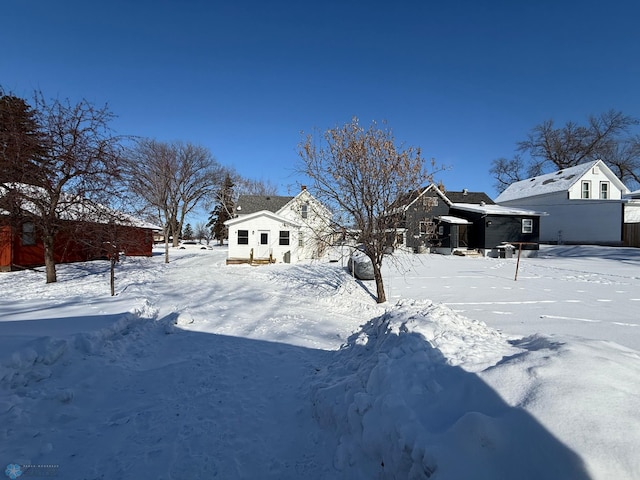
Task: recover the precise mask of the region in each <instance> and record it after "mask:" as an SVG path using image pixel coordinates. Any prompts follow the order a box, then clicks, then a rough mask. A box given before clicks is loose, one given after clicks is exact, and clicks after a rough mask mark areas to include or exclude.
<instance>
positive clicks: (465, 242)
mask: <svg viewBox="0 0 640 480" xmlns="http://www.w3.org/2000/svg"><path fill="white" fill-rule="evenodd" d="M459 227H460V229H459V230H458V238H459V243H460V247H464V248H468V247H469V225H459Z"/></svg>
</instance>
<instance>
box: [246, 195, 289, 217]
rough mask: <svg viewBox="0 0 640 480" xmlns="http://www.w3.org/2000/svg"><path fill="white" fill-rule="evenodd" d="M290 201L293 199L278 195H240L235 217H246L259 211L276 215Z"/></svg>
mask: <svg viewBox="0 0 640 480" xmlns="http://www.w3.org/2000/svg"><path fill="white" fill-rule="evenodd" d="M292 199H293V197H282V196H278V195H240V197H239V198H238V202H237V203H236V209H235V211H236V214H237V215H248V214H250V213H255V212H259V211H261V210H267V211H269V212H273V213H276V212H277V211H278V210H280V209H281V208H282V207H284V206H285V205H286V204H287V203H289V202H290V201H291V200H292Z"/></svg>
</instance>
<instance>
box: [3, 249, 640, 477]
mask: <svg viewBox="0 0 640 480" xmlns="http://www.w3.org/2000/svg"><path fill="white" fill-rule="evenodd" d="M225 258H226V251H225V250H224V249H223V248H219V247H216V248H214V250H200V251H187V250H176V251H172V262H171V263H170V264H164V263H163V258H162V256H160V255H158V256H155V257H153V258H150V259H148V258H127V259H126V260H125V261H124V262H123V263H122V264H121V265H119V266H118V269H117V280H116V291H117V292H118V295H117V296H116V297H110V296H109V285H108V282H109V275H108V264H107V263H106V262H104V263H103V262H92V263H84V264H73V265H63V266H60V267H59V282H58V283H57V284H52V285H46V284H45V283H44V274H43V273H41V272H33V271H25V272H13V273H3V274H0V467H1V468H2V469H3V471H4V469H5V468H6V466H7V465H10V464H11V465H16V466H19V467H17V468H18V469H19V470H20V469H22V470H24V472H23V473H24V474H25V476H26V475H27V474H28V473H31V474H32V475H35V474H37V473H41V474H42V475H44V474H51V473H57V474H58V475H59V477H60V478H74V479H75V478H77V479H98V478H104V479H112V478H122V479H134V478H135V479H137V478H149V479H192V478H222V479H232V478H242V479H298V478H308V479H334V478H344V479H374V478H380V479H383V478H389V479H391V478H411V479H426V478H431V479H437V480H442V479H447V480H448V479H451V480H454V479H463V478H473V479H486V480H496V479H513V478H518V479H536V480H542V479H545V480H546V479H563V480H564V479H569V478H571V479H589V478H591V479H599V480H604V479H607V480H608V479H611V478H615V479H617V480H625V479H626V480H632V479H637V478H640V455H638V453H637V452H638V450H639V449H640V314H639V312H638V310H639V308H640V250H638V249H622V248H620V249H615V248H604V247H569V246H560V247H546V248H544V249H543V250H542V251H541V254H540V256H539V257H538V258H525V259H522V260H521V263H520V270H519V275H518V280H517V281H514V273H515V265H516V260H515V259H489V258H461V257H444V256H437V255H405V256H401V257H400V258H399V260H398V262H397V263H393V264H392V263H387V265H386V266H385V268H384V271H385V275H386V286H387V293H388V298H389V302H388V303H387V304H383V305H377V304H376V303H375V301H374V300H373V298H372V293H374V292H375V288H374V286H373V285H372V283H373V282H359V281H356V280H354V279H353V278H351V277H350V276H349V275H348V273H347V272H346V271H345V269H344V268H342V265H341V263H340V262H338V263H309V264H303V265H282V264H277V265H268V266H262V267H249V266H246V265H235V266H227V265H225ZM27 465H34V466H35V467H33V469H32V471H31V472H28V473H27V472H26V470H27V468H28V467H27ZM38 468H40V470H37V469H38ZM22 470H20V471H22Z"/></svg>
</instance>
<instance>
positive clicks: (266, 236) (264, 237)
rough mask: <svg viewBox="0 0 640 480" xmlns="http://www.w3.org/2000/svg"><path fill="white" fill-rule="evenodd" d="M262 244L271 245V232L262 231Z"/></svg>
mask: <svg viewBox="0 0 640 480" xmlns="http://www.w3.org/2000/svg"><path fill="white" fill-rule="evenodd" d="M260 245H269V234H268V233H267V232H261V233H260Z"/></svg>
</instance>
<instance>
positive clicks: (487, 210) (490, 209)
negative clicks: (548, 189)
mask: <svg viewBox="0 0 640 480" xmlns="http://www.w3.org/2000/svg"><path fill="white" fill-rule="evenodd" d="M451 208H455V209H457V210H464V211H466V212H476V213H482V214H484V215H507V216H534V217H539V216H543V215H547V214H546V213H545V212H536V211H533V210H525V209H523V208H514V207H504V206H502V205H495V204H491V205H483V204H471V203H454V204H453V205H451Z"/></svg>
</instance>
